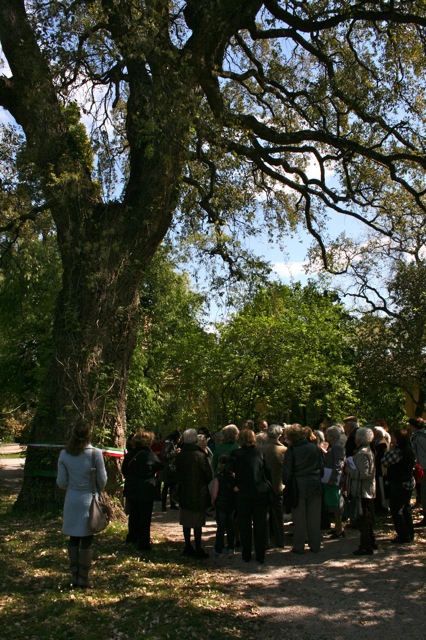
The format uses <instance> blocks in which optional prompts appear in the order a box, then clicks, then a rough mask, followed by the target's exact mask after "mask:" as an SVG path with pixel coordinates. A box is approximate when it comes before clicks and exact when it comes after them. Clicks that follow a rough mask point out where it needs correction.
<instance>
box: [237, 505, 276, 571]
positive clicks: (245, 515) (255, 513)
mask: <svg viewBox="0 0 426 640" xmlns="http://www.w3.org/2000/svg"><path fill="white" fill-rule="evenodd" d="M237 511H238V521H239V523H240V538H241V552H242V557H243V560H245V561H248V560H251V552H252V539H254V550H255V553H256V560H257V561H258V562H263V561H264V559H265V549H266V537H267V523H268V511H269V506H268V505H262V504H258V503H257V502H256V501H255V500H254V499H253V496H239V495H237Z"/></svg>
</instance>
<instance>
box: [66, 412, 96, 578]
mask: <svg viewBox="0 0 426 640" xmlns="http://www.w3.org/2000/svg"><path fill="white" fill-rule="evenodd" d="M90 436H91V429H90V427H89V426H87V425H86V424H84V422H83V421H80V422H78V423H77V424H76V425H75V426H74V428H73V431H72V435H71V438H70V440H69V442H68V444H67V446H66V448H65V449H63V450H62V451H61V453H60V455H59V460H58V475H57V479H56V483H57V485H58V486H59V487H60V488H61V489H65V491H66V494H65V503H64V514H63V525H62V533H64V534H65V535H67V536H69V537H70V538H69V542H68V555H69V559H70V568H71V573H72V585H73V586H76V587H82V588H87V587H88V586H89V581H88V575H89V570H90V566H91V564H92V544H93V533H92V531H91V529H90V526H89V508H90V503H91V501H92V477H91V468H92V459H93V461H94V464H95V467H96V489H97V491H98V492H100V491H102V490H103V489H104V487H105V484H106V481H107V474H106V470H105V464H104V460H103V456H102V452H101V450H100V449H95V448H94V447H92V445H91V444H89V443H90Z"/></svg>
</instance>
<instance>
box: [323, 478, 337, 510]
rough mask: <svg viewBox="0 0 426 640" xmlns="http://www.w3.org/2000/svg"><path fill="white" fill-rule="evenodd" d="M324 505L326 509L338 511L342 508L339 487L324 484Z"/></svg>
mask: <svg viewBox="0 0 426 640" xmlns="http://www.w3.org/2000/svg"><path fill="white" fill-rule="evenodd" d="M322 486H323V492H324V504H325V506H326V507H330V508H332V509H337V508H338V507H339V506H340V489H339V487H338V486H337V485H335V484H333V485H329V484H323V485H322Z"/></svg>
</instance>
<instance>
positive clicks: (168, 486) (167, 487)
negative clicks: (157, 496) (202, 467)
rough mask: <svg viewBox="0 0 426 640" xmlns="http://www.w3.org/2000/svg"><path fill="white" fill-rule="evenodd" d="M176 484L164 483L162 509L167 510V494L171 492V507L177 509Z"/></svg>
mask: <svg viewBox="0 0 426 640" xmlns="http://www.w3.org/2000/svg"><path fill="white" fill-rule="evenodd" d="M176 484H177V483H176V482H164V483H163V490H162V492H161V504H162V507H163V508H164V509H165V508H166V504H167V494H168V492H169V491H170V506H171V507H175V506H176V502H175V500H174V499H175V497H176Z"/></svg>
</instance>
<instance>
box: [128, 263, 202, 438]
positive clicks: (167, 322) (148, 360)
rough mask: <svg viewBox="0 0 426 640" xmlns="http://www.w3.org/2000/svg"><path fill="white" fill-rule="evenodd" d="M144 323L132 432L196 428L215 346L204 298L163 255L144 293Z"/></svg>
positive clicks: (134, 372)
mask: <svg viewBox="0 0 426 640" xmlns="http://www.w3.org/2000/svg"><path fill="white" fill-rule="evenodd" d="M140 301H141V319H140V323H139V327H140V328H139V336H138V345H137V347H136V350H135V353H134V356H133V361H132V367H131V371H130V378H129V385H128V410H127V415H128V421H129V425H130V426H129V428H136V427H137V426H142V425H148V426H150V427H151V428H153V429H154V430H155V431H163V432H164V431H165V430H166V431H168V430H172V429H174V428H177V427H182V426H184V425H185V426H187V427H189V426H193V421H194V416H193V414H194V410H195V409H196V407H197V404H198V398H199V396H200V394H202V388H201V386H200V380H201V376H200V374H201V371H202V367H203V364H202V361H203V354H204V351H205V349H206V348H208V344H209V336H208V334H206V333H205V332H204V331H203V329H202V327H201V325H200V321H199V319H198V318H199V317H200V313H201V309H202V303H203V299H202V298H201V297H200V296H199V295H197V294H195V293H194V292H193V291H191V289H190V287H189V283H188V279H187V277H186V276H185V275H182V274H179V273H178V272H177V271H176V270H175V269H174V265H173V263H172V262H171V261H170V259H168V258H167V256H166V254H165V252H164V251H161V252H159V253H158V254H157V256H156V257H155V258H154V260H153V262H152V263H151V266H150V268H149V270H148V273H147V276H146V278H145V279H144V282H143V285H142V287H141V290H140Z"/></svg>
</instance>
